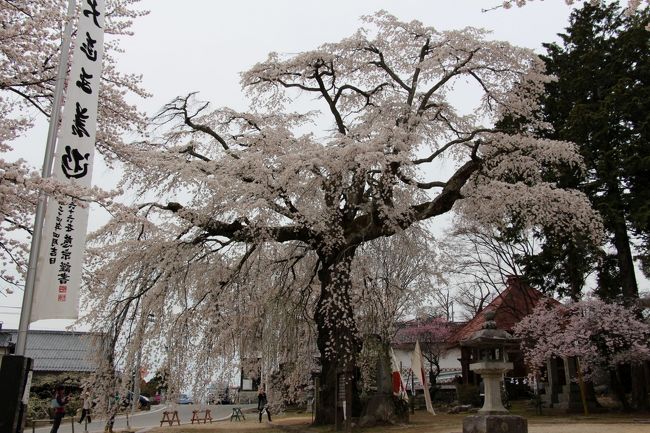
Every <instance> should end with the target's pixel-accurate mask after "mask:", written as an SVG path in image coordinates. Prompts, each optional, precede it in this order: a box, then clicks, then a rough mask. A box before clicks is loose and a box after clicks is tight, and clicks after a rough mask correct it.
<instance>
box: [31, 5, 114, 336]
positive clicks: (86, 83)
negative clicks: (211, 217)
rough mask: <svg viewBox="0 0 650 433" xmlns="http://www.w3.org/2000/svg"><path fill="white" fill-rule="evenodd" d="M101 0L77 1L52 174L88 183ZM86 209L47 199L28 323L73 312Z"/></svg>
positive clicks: (97, 82) (76, 314)
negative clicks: (76, 14)
mask: <svg viewBox="0 0 650 433" xmlns="http://www.w3.org/2000/svg"><path fill="white" fill-rule="evenodd" d="M104 13H105V3H104V0H82V1H81V7H80V14H79V23H78V25H77V36H76V40H75V43H74V49H73V52H72V67H71V69H70V73H69V75H68V90H67V92H66V98H65V105H64V108H63V117H62V120H61V129H60V130H59V135H58V141H57V145H56V154H55V156H54V165H53V170H52V177H54V178H55V179H57V180H58V181H60V182H64V183H68V184H70V185H80V186H84V187H89V186H90V184H91V176H92V169H93V159H94V154H95V132H96V129H97V103H98V93H99V86H100V78H101V71H102V57H103V44H104V29H103V27H104ZM87 227H88V208H87V207H81V206H80V205H79V204H78V203H75V202H73V201H72V200H71V199H67V200H64V201H58V200H56V199H54V198H51V197H50V198H49V199H48V203H47V210H46V212H45V222H44V225H43V232H42V240H41V247H40V251H39V254H38V264H37V268H36V272H37V274H36V283H35V288H34V300H33V304H32V313H31V317H30V320H29V322H30V323H31V322H35V321H37V320H41V319H76V318H77V317H79V288H80V285H81V267H82V264H83V255H84V250H85V245H86V230H87Z"/></svg>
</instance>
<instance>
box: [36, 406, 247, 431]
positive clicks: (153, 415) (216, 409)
mask: <svg viewBox="0 0 650 433" xmlns="http://www.w3.org/2000/svg"><path fill="white" fill-rule="evenodd" d="M234 406H238V407H241V408H242V409H247V408H251V407H256V405H254V404H242V405H211V406H206V405H198V404H186V405H177V406H176V410H178V417H179V418H180V420H181V424H189V423H190V421H191V420H192V411H193V410H203V409H210V412H211V414H212V419H213V420H216V419H218V418H224V417H227V416H230V414H231V413H232V408H233V407H234ZM164 410H169V409H168V408H167V407H166V406H165V405H158V406H153V407H152V409H151V410H150V411H143V412H137V413H136V414H135V415H133V416H131V415H129V416H128V422H129V426H130V427H131V428H135V429H145V428H147V427H156V426H157V427H159V426H160V420H161V419H162V416H163V415H162V413H163V411H164ZM251 416H255V415H254V414H251ZM92 420H93V422H92V423H91V424H88V432H89V433H97V432H103V431H104V426H105V425H106V421H105V420H103V419H95V418H92ZM126 423H127V417H126V416H125V415H118V416H117V417H116V418H115V425H114V429H115V430H122V429H125V428H127V424H126ZM51 428H52V427H51V426H46V427H39V428H37V429H35V430H34V431H35V432H36V433H49V431H50V429H51ZM31 431H32V429H31V428H26V429H25V433H29V432H31ZM59 433H72V425H71V422H70V418H66V419H65V420H64V422H62V423H61V427H59ZM74 433H84V426H83V424H79V423H76V422H75V425H74Z"/></svg>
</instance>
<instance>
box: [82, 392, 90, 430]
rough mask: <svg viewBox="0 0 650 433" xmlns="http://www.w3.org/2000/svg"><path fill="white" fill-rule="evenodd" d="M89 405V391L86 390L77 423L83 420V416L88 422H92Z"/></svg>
mask: <svg viewBox="0 0 650 433" xmlns="http://www.w3.org/2000/svg"><path fill="white" fill-rule="evenodd" d="M90 405H91V400H90V393H89V392H86V393H85V394H84V403H83V406H82V407H81V418H79V424H81V423H82V422H83V420H84V418H85V419H87V420H88V424H90V423H91V422H92V421H90Z"/></svg>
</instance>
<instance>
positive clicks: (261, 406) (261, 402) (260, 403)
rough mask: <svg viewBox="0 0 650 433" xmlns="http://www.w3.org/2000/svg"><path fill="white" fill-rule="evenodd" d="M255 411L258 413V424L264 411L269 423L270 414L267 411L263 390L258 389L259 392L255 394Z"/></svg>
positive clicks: (266, 401) (266, 400) (267, 403)
mask: <svg viewBox="0 0 650 433" xmlns="http://www.w3.org/2000/svg"><path fill="white" fill-rule="evenodd" d="M257 410H258V411H259V413H260V422H262V415H263V414H264V412H265V411H266V416H267V417H268V418H269V422H271V412H270V411H269V401H268V399H267V398H266V392H265V391H264V388H260V391H259V392H258V393H257Z"/></svg>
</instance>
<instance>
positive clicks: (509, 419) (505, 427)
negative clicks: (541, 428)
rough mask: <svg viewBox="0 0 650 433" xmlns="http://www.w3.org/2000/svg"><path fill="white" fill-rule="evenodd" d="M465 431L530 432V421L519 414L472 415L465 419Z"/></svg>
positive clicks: (479, 432)
mask: <svg viewBox="0 0 650 433" xmlns="http://www.w3.org/2000/svg"><path fill="white" fill-rule="evenodd" d="M463 433H528V421H527V420H526V418H524V417H521V416H518V415H505V414H504V415H498V414H495V415H472V416H468V417H465V419H464V420H463Z"/></svg>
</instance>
